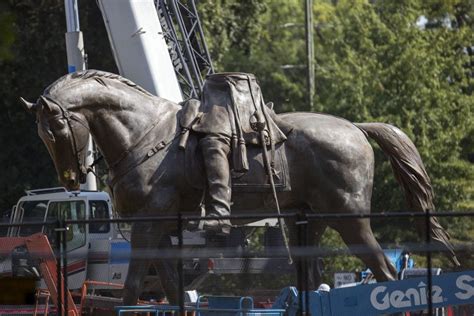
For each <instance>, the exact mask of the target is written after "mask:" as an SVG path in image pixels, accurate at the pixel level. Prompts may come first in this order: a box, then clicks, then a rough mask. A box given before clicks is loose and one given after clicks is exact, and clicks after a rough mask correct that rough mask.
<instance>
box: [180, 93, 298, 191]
mask: <svg viewBox="0 0 474 316" xmlns="http://www.w3.org/2000/svg"><path fill="white" fill-rule="evenodd" d="M181 105H182V106H183V108H182V110H181V112H180V115H179V123H180V126H181V136H180V141H179V146H180V148H181V149H182V150H183V151H184V155H185V174H186V180H187V181H188V182H189V184H190V185H191V186H193V187H194V188H196V189H204V188H205V186H206V181H205V179H206V175H205V171H204V162H203V159H204V158H203V156H202V152H201V150H200V148H199V138H201V137H202V136H203V134H202V133H199V132H195V131H194V130H193V128H192V127H193V125H194V124H195V123H196V122H198V121H199V119H200V117H201V115H202V113H200V111H199V109H200V101H199V100H195V99H190V100H187V101H184V102H183V103H182V104H181ZM265 106H266V107H267V110H268V111H267V113H268V116H267V117H268V118H269V119H271V122H267V124H273V125H274V126H276V127H278V128H279V130H280V131H281V132H282V135H283V137H277V139H275V140H274V143H273V144H272V145H271V146H268V147H271V149H270V148H269V149H268V155H269V156H270V160H271V165H272V170H273V180H274V183H275V189H276V190H277V191H278V192H281V191H290V190H291V186H290V176H289V169H288V161H287V158H286V152H285V140H286V136H287V135H289V134H290V133H291V132H292V130H293V127H292V126H291V125H289V124H287V123H285V122H284V121H282V120H280V119H279V118H278V117H277V115H276V113H275V112H274V111H273V103H268V104H267V105H265ZM245 147H246V159H247V161H248V169H249V170H248V172H235V171H233V170H231V171H232V191H233V192H270V191H271V186H270V181H269V179H268V175H267V172H266V168H265V165H264V158H263V149H262V146H261V144H259V143H258V142H256V141H254V140H252V141H248V142H246V144H245Z"/></svg>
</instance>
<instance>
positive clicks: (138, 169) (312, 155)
mask: <svg viewBox="0 0 474 316" xmlns="http://www.w3.org/2000/svg"><path fill="white" fill-rule="evenodd" d="M26 106H27V107H28V109H29V110H30V111H33V112H35V113H36V115H37V121H38V132H39V135H40V137H41V138H42V140H43V141H44V143H45V145H46V147H47V148H48V150H49V153H50V154H51V157H52V159H53V161H54V164H55V167H56V170H57V172H58V176H59V180H60V181H61V182H62V183H63V184H64V185H65V186H66V187H68V188H69V189H75V188H77V187H78V184H79V180H80V178H83V174H84V172H85V166H84V165H83V161H84V156H85V155H84V154H85V144H86V141H87V137H88V133H89V132H90V134H91V135H92V137H93V139H94V141H95V142H96V144H97V146H98V148H99V149H100V151H101V153H102V154H103V156H104V158H105V160H106V162H107V164H108V166H109V167H110V174H109V176H110V184H111V185H110V186H111V191H112V194H113V199H114V206H115V209H116V210H117V211H118V212H119V213H120V215H121V216H122V217H126V216H153V215H166V214H172V215H175V214H177V213H178V212H179V211H182V212H195V213H196V214H198V213H197V212H198V205H199V203H200V200H201V197H202V191H201V190H200V189H197V188H195V187H193V186H191V185H190V184H189V183H188V182H187V181H186V179H185V174H184V155H183V151H182V150H181V149H180V148H179V146H178V143H179V134H180V126H179V123H178V122H179V116H180V110H181V106H180V105H178V104H175V103H173V102H170V101H167V100H165V99H162V98H159V97H156V96H153V95H151V94H150V93H148V92H147V91H145V90H144V89H142V88H140V87H139V86H137V85H135V84H134V83H132V82H130V81H129V80H127V79H125V78H122V77H120V76H118V75H115V74H110V73H106V72H102V71H94V70H88V71H84V72H79V73H73V74H69V75H66V76H64V77H62V78H60V79H58V80H57V81H56V82H55V83H53V84H52V85H51V86H49V87H48V88H47V89H46V90H45V91H44V93H43V95H42V96H41V97H40V98H39V99H38V101H37V102H36V104H26ZM278 118H279V119H281V120H283V121H284V122H286V123H287V124H289V125H292V126H293V127H294V129H293V131H292V132H291V133H290V134H289V135H288V138H287V140H286V156H287V160H288V165H289V174H290V179H291V180H290V181H291V191H290V192H279V193H278V198H279V200H280V206H281V208H282V210H285V209H290V208H291V209H297V208H304V209H310V210H311V212H314V213H329V212H330V213H352V214H369V213H370V200H371V194H372V185H373V173H374V154H373V150H372V148H371V146H370V144H369V142H368V140H367V135H369V136H370V137H371V138H374V139H375V140H376V141H377V142H378V143H379V144H380V146H381V148H382V149H383V150H384V152H385V153H386V154H387V155H388V156H389V158H390V161H391V162H392V166H393V169H394V173H395V176H396V178H397V180H398V181H399V182H400V184H401V186H402V188H403V190H404V192H405V193H406V197H407V201H408V204H409V206H410V207H411V209H412V210H415V211H420V212H426V211H427V210H429V211H434V206H433V202H432V198H433V193H432V189H431V184H430V180H429V177H428V175H427V173H426V171H425V168H424V166H423V163H422V161H421V158H420V156H419V154H418V151H417V150H416V148H415V146H414V144H413V143H412V142H411V141H410V140H409V139H408V137H407V136H406V135H405V134H404V133H403V132H401V131H400V130H399V129H397V128H396V127H394V126H391V125H388V124H381V123H364V124H353V123H351V122H349V121H347V120H344V119H341V118H338V117H334V116H330V115H325V114H318V113H287V114H281V115H278ZM211 132H212V131H211ZM267 197H268V194H267V193H262V192H259V193H251V192H236V193H235V194H234V195H233V197H232V200H233V206H232V211H233V213H234V214H246V213H249V212H254V210H256V209H258V210H262V211H265V210H266V212H269V211H273V210H272V209H266V207H267V206H266V204H265V199H266V198H267ZM423 221H424V219H423ZM233 224H236V223H233ZM421 224H422V225H421V227H425V226H424V223H423V222H421ZM431 224H432V225H431V235H432V237H433V239H434V240H437V241H439V242H441V244H442V245H443V247H444V248H445V249H447V253H448V254H450V255H452V258H453V260H454V261H456V259H455V257H454V253H453V251H452V246H451V244H450V242H449V236H448V235H447V233H446V232H445V231H444V230H443V228H442V227H441V226H440V225H439V224H438V222H437V220H436V219H435V218H432V222H431ZM327 226H329V227H332V228H334V229H335V230H336V231H338V232H339V234H340V235H341V236H342V238H343V240H344V242H345V243H346V244H347V245H349V246H350V245H357V246H364V247H365V248H364V249H365V251H361V252H357V253H356V255H357V256H359V257H360V258H361V259H362V260H363V261H364V263H365V264H366V265H367V266H368V267H369V268H370V269H371V271H372V272H373V273H374V274H375V277H376V278H377V280H379V281H384V280H392V279H394V278H395V277H396V271H395V268H394V267H393V266H392V265H391V264H390V262H389V260H388V259H387V258H386V257H385V256H384V254H383V252H382V250H381V248H380V246H379V244H378V242H377V241H376V240H375V238H374V235H373V233H372V229H371V227H370V221H369V219H367V218H357V219H351V220H340V221H331V220H325V221H311V222H310V230H309V232H310V236H309V237H310V238H309V240H308V243H309V245H317V244H318V242H319V239H320V237H321V235H322V234H323V232H324V230H325V229H326V227H327ZM289 227H290V240H291V241H292V242H295V241H296V239H295V238H291V236H292V234H293V233H294V232H293V229H291V228H292V227H293V225H291V223H290V225H289ZM173 230H176V225H175V224H174V223H170V222H153V223H136V224H134V225H133V228H132V236H131V243H132V256H131V261H130V265H129V273H128V276H127V280H126V283H125V293H124V304H126V305H131V304H135V303H136V300H137V298H138V295H139V293H140V289H141V286H142V282H143V278H144V275H145V273H146V272H147V270H148V264H149V260H148V259H146V258H144V257H143V256H141V254H143V251H145V253H146V252H147V251H149V253H158V252H159V251H160V250H159V249H160V245H159V241H160V239H161V236H163V234H167V233H169V232H171V231H173ZM155 263H156V264H157V265H158V266H159V267H160V277H161V281H162V284H163V287H164V289H165V292H166V294H167V296H168V299H169V300H170V301H171V302H176V301H177V283H176V282H174V280H175V277H176V270H175V267H176V264H174V262H173V261H172V260H170V261H168V262H166V261H165V260H156V262H155ZM310 277H313V276H310ZM314 277H315V278H318V275H315V276H314ZM316 282H317V280H316Z"/></svg>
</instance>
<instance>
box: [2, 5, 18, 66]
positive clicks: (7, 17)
mask: <svg viewBox="0 0 474 316" xmlns="http://www.w3.org/2000/svg"><path fill="white" fill-rule="evenodd" d="M13 23H14V16H13V14H12V13H11V11H10V8H9V6H8V5H7V4H6V3H0V30H1V31H0V61H1V60H3V59H8V58H11V57H12V52H11V45H12V44H13V42H14V40H15V36H14V34H13V30H12V26H13Z"/></svg>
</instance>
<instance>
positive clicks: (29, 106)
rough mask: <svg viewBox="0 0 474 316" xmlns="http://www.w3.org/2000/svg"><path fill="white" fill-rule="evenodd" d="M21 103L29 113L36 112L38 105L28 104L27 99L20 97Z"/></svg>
mask: <svg viewBox="0 0 474 316" xmlns="http://www.w3.org/2000/svg"><path fill="white" fill-rule="evenodd" d="M20 102H21V104H22V105H23V107H24V108H25V110H27V111H28V112H30V113H34V112H36V104H34V103H31V102H28V101H26V100H25V99H23V98H22V97H20Z"/></svg>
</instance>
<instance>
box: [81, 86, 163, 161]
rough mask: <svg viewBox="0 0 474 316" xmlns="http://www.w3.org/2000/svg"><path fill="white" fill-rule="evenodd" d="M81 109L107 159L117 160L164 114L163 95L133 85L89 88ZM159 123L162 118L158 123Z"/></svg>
mask: <svg viewBox="0 0 474 316" xmlns="http://www.w3.org/2000/svg"><path fill="white" fill-rule="evenodd" d="M89 91H90V92H91V93H90V95H85V96H84V97H83V104H82V106H81V107H82V108H81V110H80V112H81V113H82V114H83V115H84V117H85V119H86V121H87V122H88V123H89V128H90V131H91V134H92V137H93V138H94V141H95V142H96V144H97V146H98V147H99V149H100V151H101V153H102V154H103V155H104V158H105V160H106V161H107V162H108V163H109V164H110V163H113V162H114V161H115V160H116V159H117V158H118V157H119V156H120V155H122V154H123V152H125V151H126V150H129V149H130V148H131V147H132V146H134V145H135V144H136V142H137V141H138V140H139V139H140V138H141V137H142V136H143V134H144V133H145V132H146V130H147V129H148V127H149V126H151V125H152V124H154V123H157V121H159V120H160V118H161V117H163V113H162V112H164V111H168V110H170V109H165V108H164V106H162V105H161V104H162V103H163V102H165V101H164V100H163V99H160V98H157V97H152V96H148V95H145V94H144V93H142V92H140V91H135V90H134V89H132V88H128V87H126V88H124V89H123V90H119V89H103V88H101V89H94V90H92V89H89ZM157 124H159V122H158V123H157Z"/></svg>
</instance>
